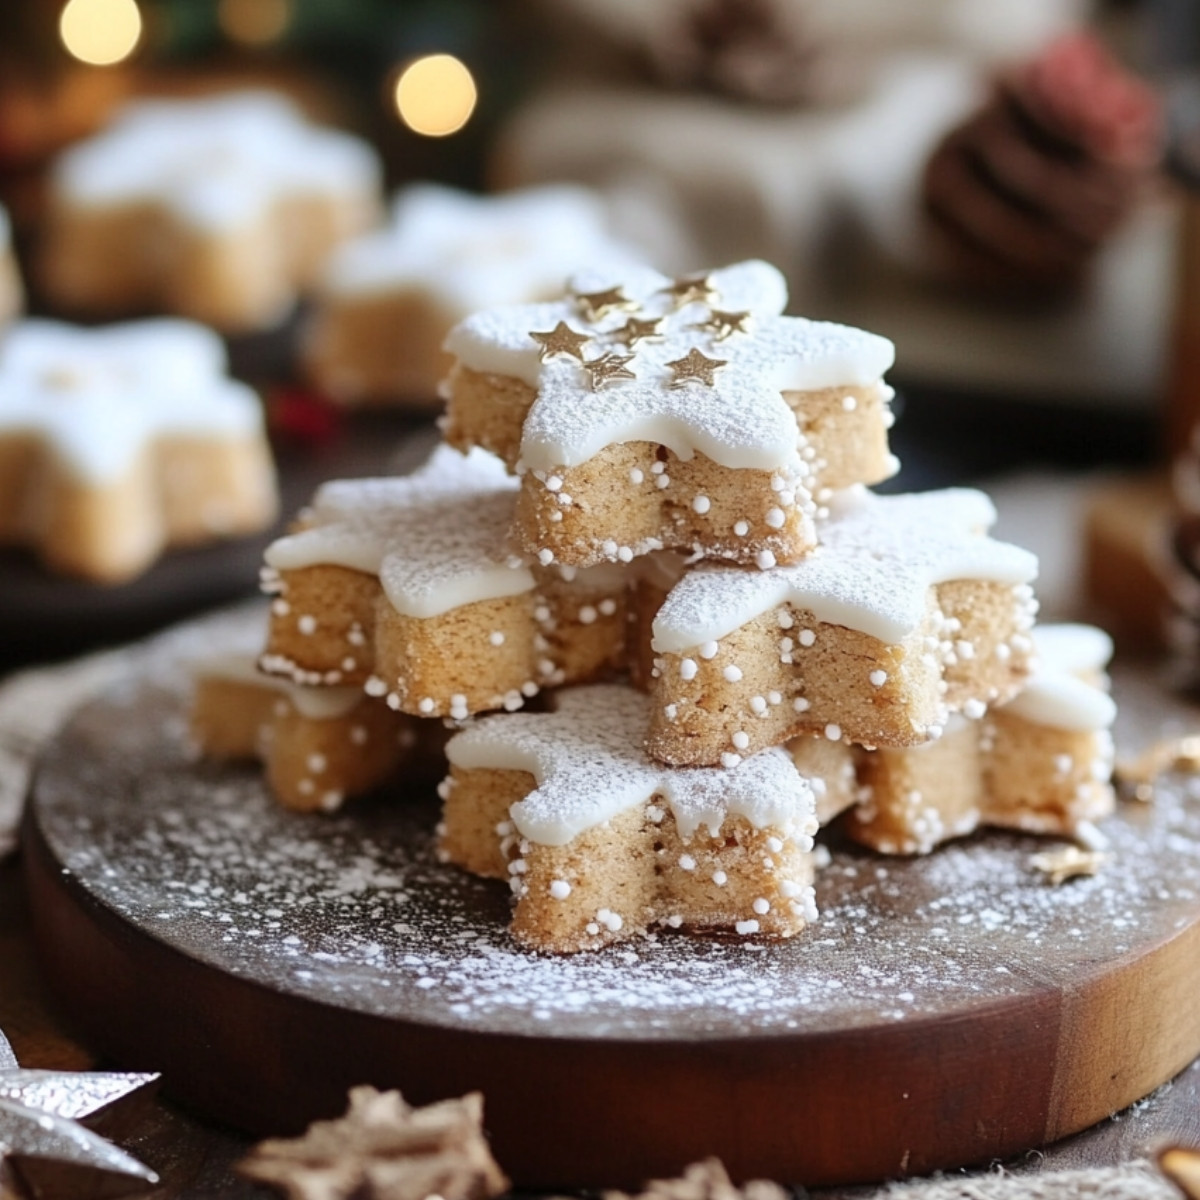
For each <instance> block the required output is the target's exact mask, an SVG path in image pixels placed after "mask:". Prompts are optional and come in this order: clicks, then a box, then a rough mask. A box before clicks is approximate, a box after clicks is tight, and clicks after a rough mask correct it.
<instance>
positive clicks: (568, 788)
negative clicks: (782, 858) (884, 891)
mask: <svg viewBox="0 0 1200 1200" xmlns="http://www.w3.org/2000/svg"><path fill="white" fill-rule="evenodd" d="M551 702H552V704H553V706H554V708H555V711H554V712H550V713H520V714H504V715H503V716H500V715H497V716H494V717H485V718H482V719H481V720H479V721H476V722H475V723H474V724H473V725H471V726H470V727H469V728H467V729H465V730H463V731H462V732H461V733H458V734H456V735H455V736H454V737H453V738H451V740H450V743H449V744H448V745H447V747H446V754H447V757H448V758H449V759H450V761H451V762H452V763H453V764H454V765H455V766H457V767H463V768H492V769H499V770H519V771H528V772H530V773H531V774H532V775H533V776H534V778H535V779H536V780H537V782H538V787H537V790H536V791H533V792H531V793H530V794H529V795H528V796H526V797H525V799H523V800H521V801H519V802H518V803H516V804H514V805H513V806H512V819H513V823H514V824H515V825H516V826H517V828H518V830H520V832H521V833H522V834H523V835H524V836H525V837H527V838H529V839H530V840H531V841H534V842H539V843H542V844H543V845H550V846H563V845H566V844H567V843H568V842H570V841H571V840H572V839H574V838H575V837H577V836H578V835H579V834H580V833H582V832H583V831H584V830H585V829H590V828H592V827H593V826H596V825H598V824H600V823H601V822H602V821H605V820H608V819H609V818H610V817H613V816H615V815H616V814H617V813H619V812H622V811H624V810H625V809H626V808H630V807H632V806H633V805H634V804H637V803H639V802H645V801H648V800H650V799H651V797H652V796H653V795H655V793H658V794H661V795H663V796H664V797H665V798H666V800H667V802H668V803H669V804H670V806H671V810H672V812H673V813H674V816H675V821H676V824H677V825H678V827H679V832H680V834H681V835H682V836H683V837H684V838H688V837H691V835H692V834H693V833H694V832H695V831H696V829H698V828H699V827H700V826H701V825H704V826H706V827H707V828H708V829H709V830H711V831H712V833H714V834H716V833H717V832H718V831H719V830H720V828H721V825H722V823H723V822H724V820H725V818H726V816H728V815H730V814H736V815H739V816H743V817H745V818H746V820H748V821H749V822H750V823H751V824H752V825H754V826H755V827H756V828H760V829H761V828H764V827H766V826H768V825H770V826H772V827H775V828H778V829H780V830H783V831H787V832H800V833H806V834H812V833H815V832H816V820H815V817H814V799H813V793H812V787H811V786H810V784H809V783H808V781H807V780H806V779H803V778H802V777H801V776H800V775H799V774H798V773H797V771H796V768H795V766H794V765H793V763H792V760H791V758H790V757H789V755H787V754H786V753H785V752H784V751H782V750H767V751H763V752H762V753H761V754H757V755H754V756H753V757H752V758H750V759H747V760H746V761H745V762H741V763H739V764H738V765H737V766H736V767H734V768H732V769H729V770H726V769H722V768H704V767H700V768H681V767H675V768H673V767H667V766H664V765H663V764H662V763H656V762H654V761H653V760H652V759H651V758H650V757H649V756H648V755H647V754H646V753H645V751H644V750H642V748H641V746H642V742H643V740H644V736H645V730H646V724H647V721H648V717H649V707H650V701H649V699H648V698H647V697H646V696H643V695H642V694H641V693H639V692H635V691H634V690H633V689H632V688H631V687H621V686H618V685H598V686H593V687H581V688H572V689H570V690H567V691H563V692H559V693H556V694H555V695H554V696H553V698H552V701H551Z"/></svg>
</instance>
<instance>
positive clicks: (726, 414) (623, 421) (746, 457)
mask: <svg viewBox="0 0 1200 1200" xmlns="http://www.w3.org/2000/svg"><path fill="white" fill-rule="evenodd" d="M710 279H711V282H712V284H713V286H714V287H715V289H716V297H715V298H714V299H713V300H712V302H711V307H712V308H715V309H718V310H721V311H726V312H749V313H750V314H751V320H750V324H749V328H748V331H747V332H745V333H733V334H731V335H730V336H729V337H727V338H725V339H724V340H720V341H718V340H716V338H715V337H714V335H713V334H712V333H711V332H708V331H705V330H701V329H697V328H694V326H695V325H697V324H698V323H700V322H702V321H703V320H704V319H705V317H706V315H707V312H708V307H706V305H705V304H703V303H701V302H698V301H697V302H692V303H690V304H687V305H685V306H684V307H683V308H681V309H679V310H677V311H674V310H672V300H671V299H670V297H668V296H667V295H666V294H663V293H662V289H663V288H664V287H666V286H667V285H668V284H669V283H670V280H668V279H667V278H666V277H665V276H662V275H659V274H658V273H657V272H656V271H652V270H649V269H644V270H640V271H634V270H630V271H623V272H622V271H617V270H606V271H603V272H601V271H593V272H589V273H587V274H583V275H579V276H577V277H576V278H575V279H573V280H572V287H573V289H574V290H575V291H576V292H595V291H601V290H604V289H607V288H611V287H616V286H620V287H621V288H622V289H623V290H624V294H625V295H626V296H628V297H630V298H631V299H634V300H637V301H638V302H639V305H640V309H639V312H638V313H636V314H634V315H637V316H639V317H641V318H645V317H654V316H662V317H663V318H664V320H663V328H662V332H663V335H664V336H663V338H662V340H659V341H641V342H638V343H637V345H636V346H635V347H633V349H632V351H629V350H625V349H623V347H622V346H621V345H620V344H619V343H616V342H614V341H613V340H612V338H611V337H609V336H607V335H611V334H612V333H614V332H615V331H616V330H618V329H619V328H620V327H621V326H622V325H623V324H624V323H625V321H626V319H627V318H628V316H629V315H630V314H629V313H624V312H615V313H610V314H608V315H607V316H604V317H602V318H601V319H599V320H598V321H595V322H592V323H589V322H587V321H586V320H585V319H584V315H583V313H582V312H581V310H580V307H579V305H578V304H577V303H576V302H575V301H574V300H573V299H572V298H570V297H567V298H565V299H563V300H560V301H555V302H553V303H549V304H538V305H515V306H510V307H508V308H498V309H492V310H489V311H486V312H482V313H476V314H475V315H474V316H471V317H468V318H467V319H466V320H465V321H463V322H461V323H460V324H459V325H457V326H456V327H455V328H454V329H453V330H452V331H451V333H450V335H449V337H448V338H447V340H446V348H447V349H448V350H449V351H450V352H451V353H452V354H453V355H455V356H456V357H457V358H458V360H459V361H460V362H461V363H462V364H464V365H465V366H467V367H470V368H472V369H473V370H476V371H482V372H492V373H496V374H500V375H507V376H512V377H515V378H517V379H520V380H522V381H523V382H525V383H527V384H529V385H530V386H531V387H536V388H537V389H538V397H537V400H536V401H535V402H534V404H533V406H532V407H531V409H530V411H529V414H528V416H527V417H526V420H525V426H524V431H523V435H522V440H521V457H522V459H523V460H524V461H525V462H526V463H527V464H528V465H529V466H530V467H532V468H534V469H539V470H547V471H549V470H553V469H554V468H556V467H560V466H567V467H571V466H577V465H578V464H580V463H582V462H586V461H587V460H588V459H590V458H591V457H592V456H593V455H595V454H596V453H598V452H599V451H600V450H602V449H603V448H604V447H605V446H608V445H612V444H614V443H620V442H628V441H652V442H658V443H661V444H662V445H665V446H669V447H670V448H671V449H672V450H673V451H675V453H676V454H677V455H679V457H680V458H684V459H689V458H691V457H692V455H693V454H694V453H695V452H696V451H700V452H701V453H703V454H705V455H706V456H707V457H709V458H711V459H712V460H713V461H714V462H718V463H720V464H721V465H723V466H727V467H735V468H739V467H757V468H760V469H764V470H765V469H770V468H775V467H784V466H788V467H792V466H794V465H795V461H796V453H797V443H798V439H799V435H798V431H797V428H796V419H795V416H794V415H793V413H792V410H791V409H790V408H789V407H788V404H787V402H786V401H785V400H784V399H783V397H782V395H781V394H780V393H781V392H783V391H785V390H798V391H803V390H811V389H815V388H825V387H834V386H854V385H860V386H868V385H870V384H873V383H876V382H878V381H879V379H880V377H881V376H882V375H883V373H884V372H885V371H886V370H887V369H888V368H889V367H890V366H891V365H892V361H893V358H894V349H893V346H892V343H891V342H889V341H888V340H887V339H886V338H882V337H878V336H877V335H875V334H871V333H865V332H863V331H862V330H858V329H852V328H850V327H849V326H845V325H835V324H831V323H829V322H821V321H808V320H803V319H801V318H799V317H784V316H781V315H780V313H782V311H783V308H784V305H785V304H786V302H787V292H786V287H785V284H784V281H783V276H782V275H781V274H780V273H779V272H778V271H777V270H776V269H775V268H774V267H772V266H770V265H769V264H767V263H764V262H758V261H750V262H744V263H739V264H737V265H736V266H732V267H726V268H724V269H723V270H717V271H713V272H711V273H710ZM559 321H565V322H566V323H567V324H568V325H570V326H571V327H572V328H574V329H577V330H580V331H583V332H588V331H595V334H596V338H597V340H594V341H593V342H592V345H591V347H590V348H589V349H588V350H587V351H586V353H587V355H588V357H589V358H595V357H598V355H599V354H600V353H601V352H603V350H605V349H612V350H615V351H617V352H622V353H630V352H632V353H633V355H634V360H633V362H631V363H630V364H628V369H629V370H631V371H632V372H633V373H634V374H635V376H636V379H634V380H632V381H621V382H619V383H616V384H608V385H605V386H603V387H601V388H600V389H599V390H597V391H595V392H593V391H592V390H591V387H590V384H589V382H588V376H587V374H586V372H585V371H584V370H583V368H582V366H581V365H580V363H579V362H578V361H576V360H575V359H573V358H569V357H567V356H565V355H555V356H552V357H549V358H547V360H546V361H545V362H542V361H541V358H540V354H539V347H538V345H537V343H536V342H535V341H534V340H533V339H532V338H531V337H530V336H529V335H530V332H531V331H534V330H538V331H540V330H549V329H553V328H554V327H555V326H556V325H557V323H558V322H559ZM692 349H699V350H700V351H701V352H702V353H704V354H706V355H707V356H708V357H710V358H717V359H723V360H725V361H726V362H727V363H728V365H727V366H725V367H723V368H721V369H720V370H718V371H717V372H716V374H715V377H714V386H713V387H708V386H706V385H704V384H702V383H695V382H693V383H686V384H684V385H683V386H680V387H672V386H670V385H671V384H672V382H673V381H674V379H675V375H674V373H673V372H672V371H671V369H670V368H669V367H668V366H667V363H668V362H671V361H673V360H676V359H679V358H683V357H684V356H686V355H687V353H688V352H689V351H690V350H692Z"/></svg>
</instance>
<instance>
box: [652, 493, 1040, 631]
mask: <svg viewBox="0 0 1200 1200" xmlns="http://www.w3.org/2000/svg"><path fill="white" fill-rule="evenodd" d="M829 508H830V515H829V517H828V519H827V520H826V521H825V522H824V523H823V524H821V525H820V526H819V527H818V537H819V539H820V545H819V546H818V547H817V548H816V550H814V551H813V552H812V554H810V555H809V557H807V558H806V559H804V560H803V561H801V562H799V563H795V564H793V565H791V566H787V567H774V568H772V569H771V570H768V571H755V570H747V569H741V568H733V567H725V566H714V565H710V564H701V565H700V566H698V567H696V568H695V569H694V570H692V571H691V572H689V573H688V574H687V575H685V576H684V577H683V579H681V580H680V581H679V583H678V584H676V585H675V587H674V588H673V589H672V590H671V593H670V594H669V595H668V597H667V599H666V602H665V603H664V604H663V606H662V608H661V609H660V610H659V613H658V616H657V617H656V618H655V621H654V639H653V646H654V649H655V650H657V651H659V652H669V653H676V654H678V653H682V652H683V651H685V650H688V649H690V648H692V647H695V646H700V645H703V644H704V643H706V642H715V641H719V640H720V639H721V638H722V637H724V636H725V635H726V634H728V633H731V632H732V631H733V630H735V629H737V628H739V627H740V626H742V625H744V624H746V622H747V621H750V620H753V619H754V618H755V617H757V616H759V615H760V614H762V613H764V612H767V611H769V610H770V609H773V608H776V607H778V606H779V605H780V604H784V603H791V604H793V605H795V606H796V607H797V608H806V609H811V610H812V612H813V613H814V614H815V615H816V617H817V620H819V621H824V622H826V623H828V624H831V625H843V626H845V627H847V628H849V629H856V630H859V631H861V632H863V633H866V634H869V635H871V636H872V637H875V638H878V639H879V640H880V641H882V642H886V643H889V644H895V643H897V642H900V641H903V639H904V638H905V637H906V636H907V635H908V634H910V633H912V632H913V630H915V629H916V628H917V626H918V625H919V624H920V622H921V620H922V618H923V617H924V615H925V611H926V604H927V602H928V592H929V588H930V587H931V586H933V585H935V584H938V583H945V582H948V581H950V580H955V579H979V580H988V581H991V582H995V583H1005V584H1014V585H1015V584H1022V583H1028V582H1029V581H1030V580H1032V579H1033V578H1034V577H1035V576H1036V574H1037V559H1036V557H1035V556H1034V555H1032V554H1030V553H1029V551H1027V550H1022V549H1020V548H1019V547H1017V546H1011V545H1008V544H1007V543H1005V542H997V541H995V540H993V539H992V538H990V537H987V536H986V534H985V533H984V532H983V530H985V529H986V528H987V527H988V526H990V525H991V524H992V522H993V520H994V519H995V509H994V508H993V506H992V503H991V501H990V500H989V499H988V497H987V496H986V495H984V494H983V493H982V492H978V491H975V490H974V489H970V488H948V489H945V490H942V491H936V492H923V493H915V494H909V495H902V496H877V495H875V494H874V493H871V492H868V491H866V489H861V488H848V489H846V491H845V492H842V493H839V494H838V495H837V496H835V497H834V498H833V499H832V500H831V501H830V506H829Z"/></svg>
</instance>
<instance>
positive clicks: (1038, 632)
mask: <svg viewBox="0 0 1200 1200" xmlns="http://www.w3.org/2000/svg"><path fill="white" fill-rule="evenodd" d="M1033 646H1034V653H1035V655H1036V666H1035V668H1034V672H1033V675H1032V676H1031V677H1030V679H1029V681H1028V682H1027V683H1026V685H1025V688H1024V690H1022V691H1021V692H1020V693H1019V694H1018V695H1017V696H1016V697H1015V698H1014V699H1012V700H1010V701H1009V702H1008V703H1007V704H1006V705H1004V708H1003V710H1002V711H1004V712H1007V713H1012V714H1013V715H1014V716H1018V717H1021V718H1022V719H1023V720H1026V721H1030V722H1032V723H1033V724H1035V725H1047V726H1049V727H1051V728H1053V729H1069V730H1074V731H1076V732H1083V733H1086V732H1093V731H1095V730H1099V729H1107V728H1108V727H1109V726H1111V725H1112V723H1113V721H1114V720H1116V716H1117V706H1116V704H1115V703H1114V702H1113V699H1112V697H1111V696H1110V695H1109V694H1108V693H1107V692H1105V691H1104V690H1103V687H1102V686H1100V685H1102V684H1103V682H1104V678H1105V677H1104V675H1103V672H1104V669H1105V667H1106V666H1107V665H1108V661H1109V659H1110V658H1111V657H1112V649H1113V646H1112V639H1111V638H1110V637H1109V636H1108V634H1107V633H1105V632H1104V630H1102V629H1097V628H1096V627H1095V626H1094V625H1072V624H1063V625H1041V626H1037V627H1035V628H1034V630H1033Z"/></svg>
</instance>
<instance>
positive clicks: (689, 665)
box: [679, 658, 700, 680]
mask: <svg viewBox="0 0 1200 1200" xmlns="http://www.w3.org/2000/svg"><path fill="white" fill-rule="evenodd" d="M699 669H700V668H699V667H698V666H697V665H696V660H695V659H694V658H685V659H683V661H682V662H680V664H679V678H680V679H683V680H691V679H695V678H696V672H697V671H698V670H699Z"/></svg>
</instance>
